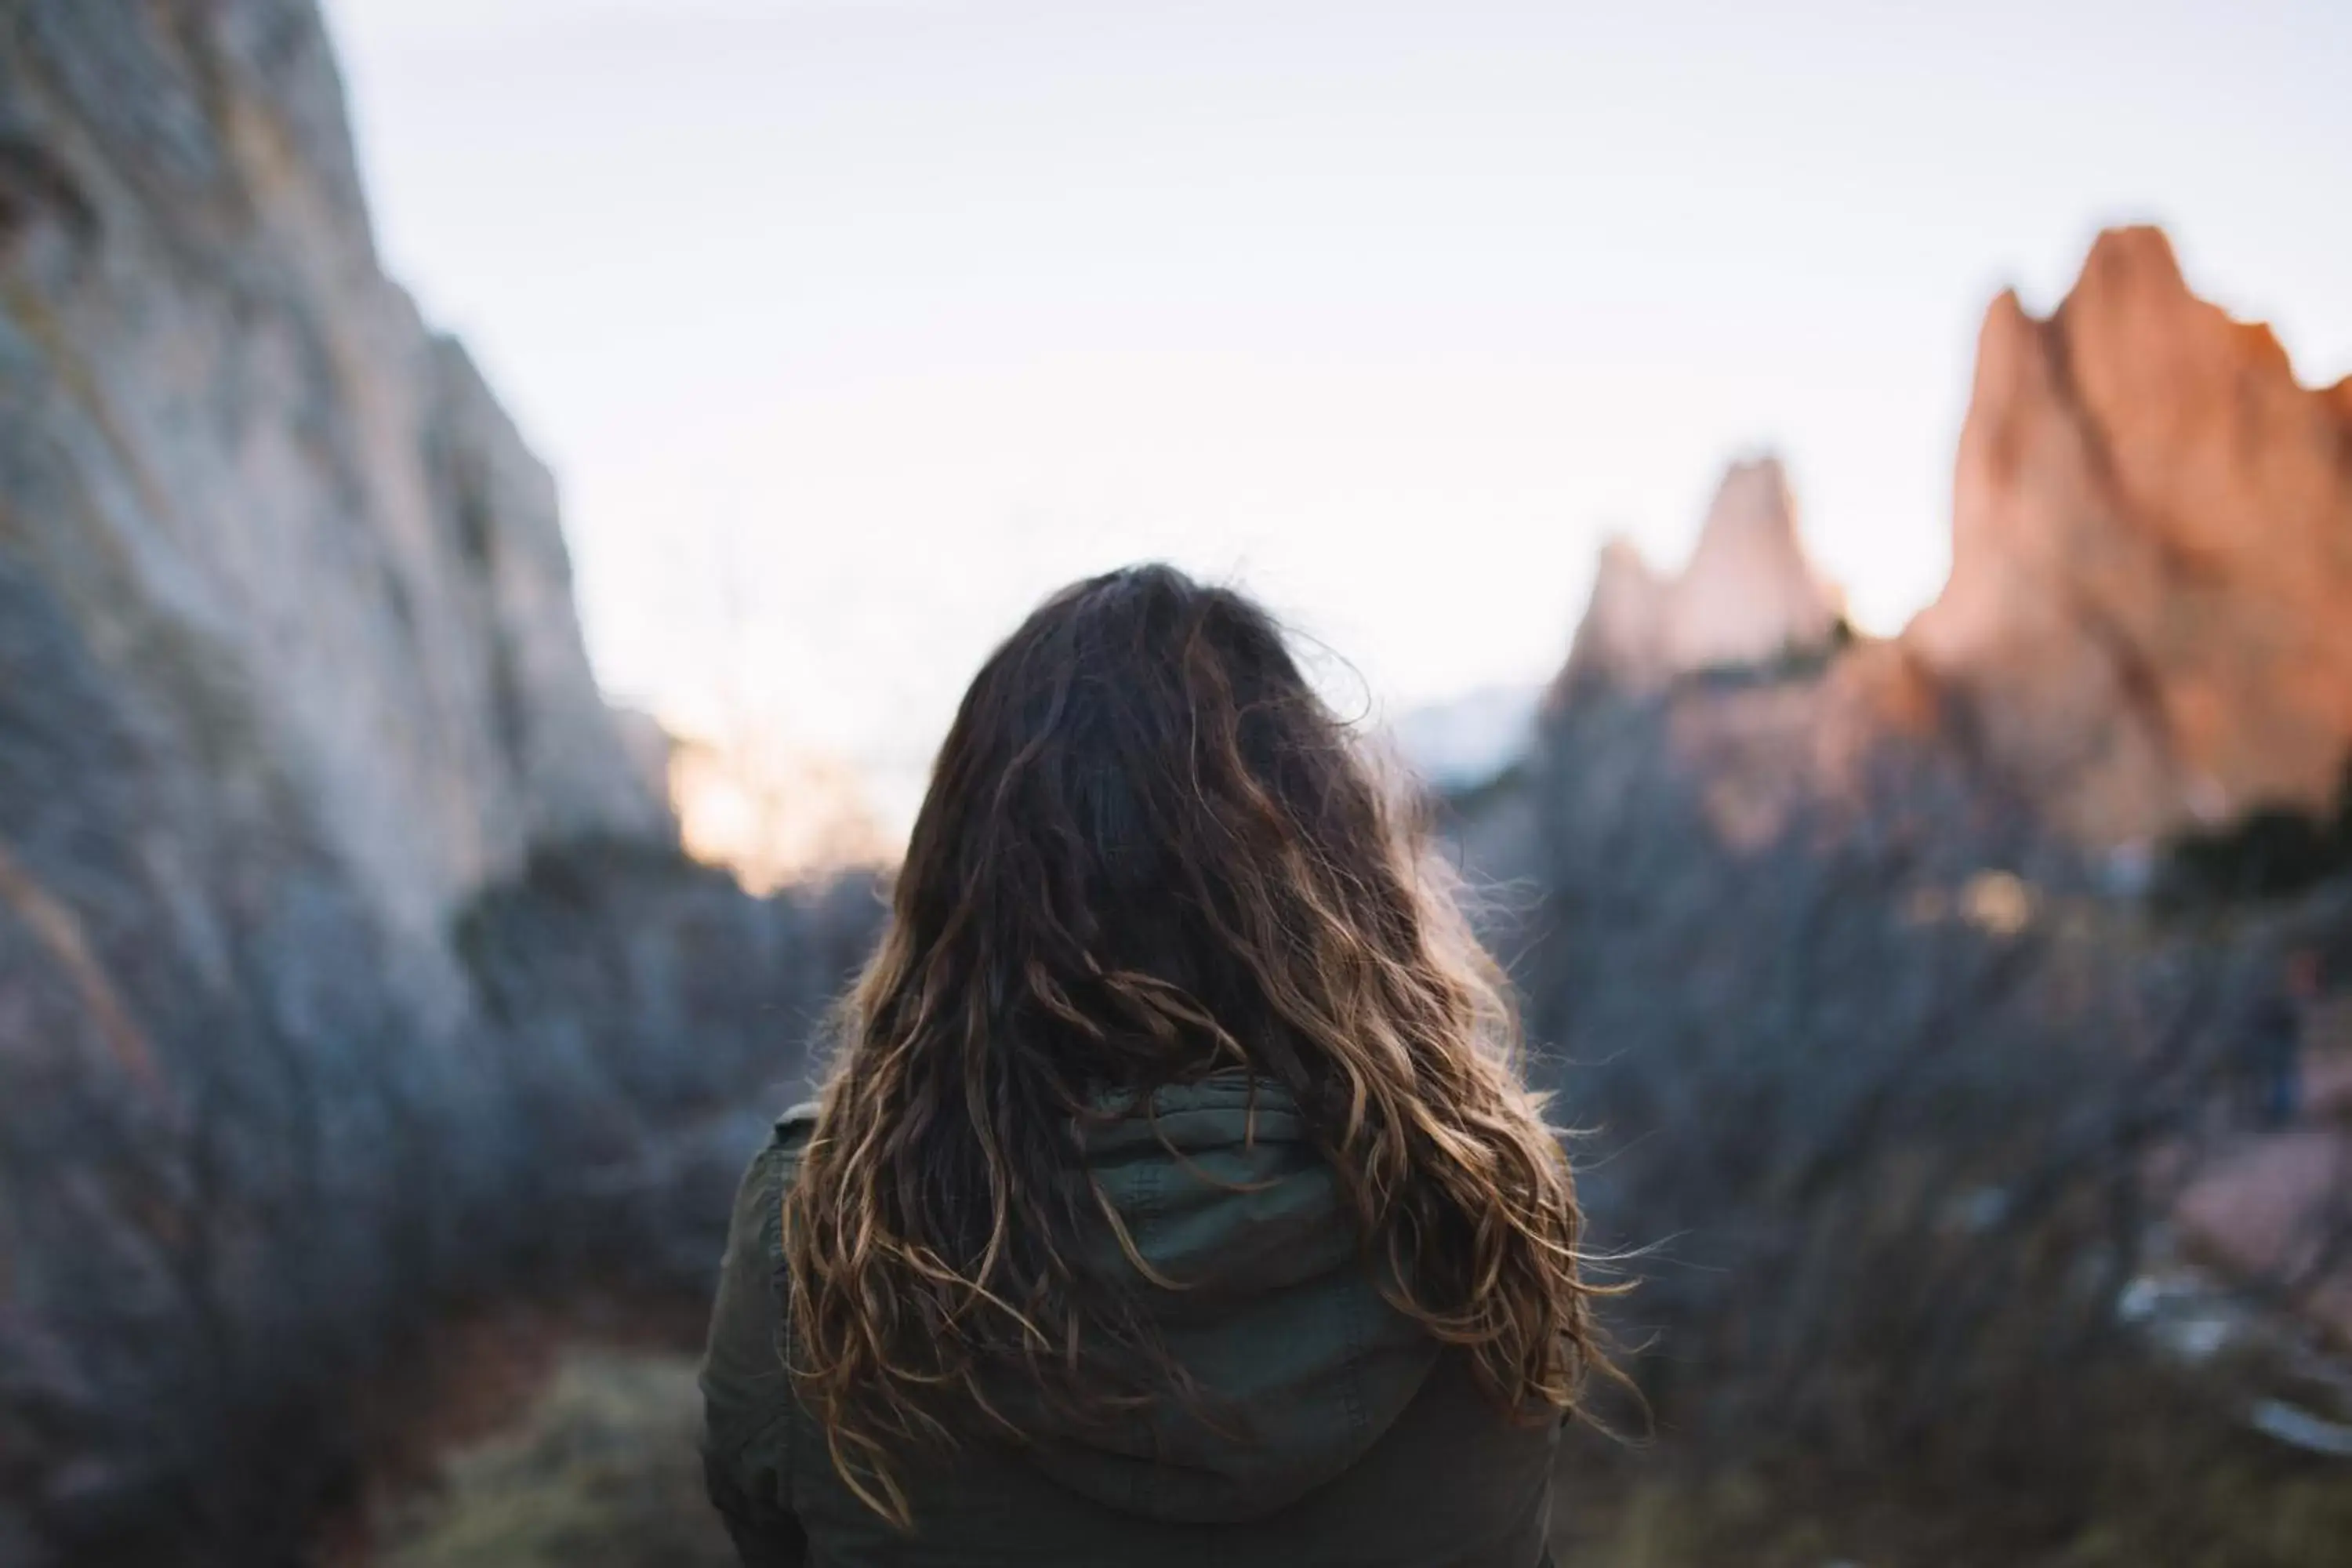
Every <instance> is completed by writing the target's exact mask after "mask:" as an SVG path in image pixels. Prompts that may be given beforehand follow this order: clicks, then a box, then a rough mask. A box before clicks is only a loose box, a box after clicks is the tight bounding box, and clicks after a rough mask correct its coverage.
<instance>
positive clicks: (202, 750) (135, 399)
mask: <svg viewBox="0 0 2352 1568" xmlns="http://www.w3.org/2000/svg"><path fill="white" fill-rule="evenodd" d="M651 772H652V770H650V769H648V768H647V767H646V766H645V765H643V759H637V760H634V761H633V759H632V756H631V754H630V752H629V751H628V750H627V748H626V747H625V745H624V742H623V741H622V739H621V737H620V735H619V734H618V733H617V732H616V729H615V726H614V721H613V719H612V717H611V715H610V714H609V713H608V711H607V710H606V709H605V706H604V702H603V700H601V698H600V696H599V694H598V692H597V690H596V687H595V684H594V682H593V679H591V675H590V671H589V667H588V663H587V659H586V657H585V655H584V652H583V647H582V644H581V637H580V631H579V627H578V626H577V623H576V620H575V616H574V612H573V608H572V598H571V592H570V585H569V569H568V566H567V563H566V558H565V552H564V546H563V541H562V535H561V533H560V531H559V530H558V527H557V518H556V508H555V497H554V491H553V487H552V485H551V481H550V479H549V476H548V474H547V472H546V470H545V469H544V468H542V467H541V465H540V464H539V463H538V462H537V461H536V460H534V459H533V458H532V457H531V455H530V452H529V450H528V449H527V448H526V447H524V445H523V444H522V442H521V441H520V438H519V437H517V435H516V433H515V430H514V428H513V426H512V425H511V424H510V423H509V421H508V419H507V418H506V417H505V416H504V415H503V414H502V413H501V412H500V410H499V405H498V404H497V402H496V400H495V399H494V398H493V396H492V395H491V394H490V393H489V391H488V389H487V388H486V387H485V386H484V384H483V383H482V380H481V378H480V377H479V376H478V374H476V372H475V370H474V368H473V366H472V365H471V364H470V363H468V361H467V357H466V355H465V353H464V352H463V351H462V350H461V349H459V348H458V347H457V345H456V344H455V343H453V342H449V341H447V340H446V339H444V338H439V337H436V335H435V334H433V333H432V332H430V331H428V330H426V328H425V326H424V324H423V323H422V322H421V321H419V320H418V317H417V313H416V311H415V308H414V307H413V306H412V305H411V303H410V302H409V300H408V299H407V298H406V297H405V296H404V294H403V293H402V292H401V291H400V289H398V288H396V287H395V286H394V284H392V283H391V282H389V281H388V280H387V279H385V278H384V276H383V272H382V270H381V269H380V268H379V266H378V263H377V259H376V257H375V253H374V250H373V242H372V240H371V237H370V234H369V228H368V222H367V216H366V213H365V211H364V208H363V206H362V201H361V195H360V191H359V186H358V182H357V178H356V175H355V173H354V168H353V163H352V147H351V142H350V139H349V134H348V132H347V130H346V128H345V125H344V121H343V114H342V103H341V91H340V88H339V86H338V82H337V78H336V74H335V70H334V68H333V63H332V61H331V58H330V57H329V54H328V50H327V45H326V41H325V37H324V34H323V31H322V28H321V26H320V19H319V16H318V15H317V13H316V11H315V9H314V8H313V6H312V5H310V4H309V3H308V0H205V3H204V4H173V5H151V4H146V3H144V0H0V1563H5V1564H8V1565H9V1568H17V1565H19V1564H24V1565H29V1568H41V1565H46V1564H50V1563H101V1562H141V1563H225V1562H236V1563H289V1562H297V1561H309V1560H311V1554H312V1553H311V1548H312V1546H313V1544H314V1541H313V1536H312V1532H313V1531H314V1530H315V1527H316V1525H317V1523H318V1521H319V1516H320V1510H322V1509H324V1508H326V1507H328V1506H330V1505H331V1504H332V1503H333V1502H334V1501H335V1500H337V1499H339V1498H341V1499H344V1500H348V1499H349V1498H351V1497H352V1495H353V1488H354V1484H355V1478H356V1474H357V1471H358V1469H359V1468H360V1466H361V1465H362V1462H363V1461H364V1459H365V1457H366V1451H367V1450H366V1442H367V1436H366V1431H365V1428H364V1423H363V1422H362V1420H361V1419H360V1416H359V1415H357V1414H355V1411H354V1407H353V1405H352V1400H351V1393H352V1389H353V1388H354V1387H356V1386H358V1385H359V1384H361V1383H362V1381H364V1380H368V1379H373V1380H375V1381H376V1383H377V1384H383V1383H386V1382H387V1381H397V1380H396V1379H394V1378H393V1375H392V1374H393V1373H394V1370H395V1368H396V1366H397V1365H398V1364H399V1363H400V1362H401V1359H402V1358H404V1357H410V1356H414V1355H416V1354H419V1353H421V1352H420V1346H421V1345H423V1344H424V1343H425V1342H426V1341H427V1340H429V1337H430V1334H431V1331H432V1329H433V1325H434V1324H435V1323H436V1321H438V1320H437V1314H441V1313H444V1312H446V1311H447V1310H451V1308H452V1304H453V1303H457V1302H460V1301H475V1300H481V1299H483V1298H484V1297H485V1296H490V1295H496V1294H499V1293H512V1292H515V1291H526V1290H541V1291H548V1292H555V1293H565V1294H569V1293H573V1292H576V1291H578V1290H579V1289H582V1288H583V1286H584V1285H586V1284H588V1283H593V1282H606V1283H609V1282H610V1281H612V1280H613V1279H615V1278H618V1277H622V1276H625V1277H627V1278H629V1279H635V1280H639V1281H648V1282H651V1283H653V1284H654V1285H656V1286H658V1287H659V1288H662V1289H669V1290H671V1291H673V1292H676V1293H678V1294H681V1295H683V1296H685V1297H687V1298H688V1299H691V1298H693V1296H694V1295H695V1293H696V1292H697V1291H698V1290H699V1289H702V1287H703V1284H704V1281H705V1276H706V1274H707V1271H708V1269H709V1266H710V1260H711V1259H712V1258H715V1256H716V1248H717V1245H718V1237H716V1236H715V1235H714V1234H713V1233H712V1230H711V1221H712V1219H713V1218H714V1217H715V1216H719V1215H723V1214H724V1212H725V1206H726V1205H725V1193H726V1191H727V1183H728V1181H729V1173H730V1171H731V1170H733V1169H739V1168H740V1160H741V1157H742V1154H743V1152H744V1149H745V1148H746V1147H747V1146H748V1145H749V1143H750V1142H754V1141H756V1139H757V1137H758V1136H759V1135H760V1131H761V1129H760V1120H761V1119H760V1115H759V1112H760V1110H761V1109H762V1108H763V1107H765V1106H766V1105H767V1104H768V1102H769V1096H768V1093H767V1091H765V1090H763V1089H761V1082H762V1080H763V1079H768V1078H771V1077H782V1076H789V1075H790V1074H792V1073H793V1072H794V1071H795V1070H797V1068H798V1067H799V1066H800V1061H799V1058H798V1055H797V1050H796V1047H797V1045H798V1043H799V1042H798V1041H797V1039H796V1038H795V1036H796V1034H797V1032H798V1030H799V1028H800V1027H801V1023H802V1020H803V1019H804V1018H805V1017H806V1016H807V1015H808V1014H810V1013H811V1012H813V1011H814V1008H815V1006H816V1005H818V1004H819V1003H820V1002H821V1000H822V998H823V996H824V993H825V992H826V991H827V990H828V989H829V988H830V987H831V985H832V984H835V978H836V975H837V972H838V970H839V968H840V967H841V966H842V965H843V964H844V963H846V962H848V959H849V956H851V955H852V954H854V950H855V947H856V941H857V940H858V938H859V936H860V935H861V933H862V932H863V931H866V930H867V929H869V928H870V925H871V922H872V910H871V900H859V899H856V898H855V897H851V898H849V899H847V900H845V901H843V902H840V903H839V905H838V908H837V909H834V908H833V907H832V906H823V905H821V904H819V903H817V902H814V901H811V902H806V903H801V902H795V901H794V900H772V901H765V902H762V901H757V900H751V899H749V898H747V897H746V896H745V895H743V894H742V892H741V891H740V889H737V888H735V887H734V886H733V885H732V884H731V883H730V881H728V879H725V878H724V877H721V876H718V875H717V874H714V873H698V872H696V871H693V870H691V869H690V868H686V867H684V866H683V865H682V864H681V863H680V862H679V860H678V859H677V855H676V853H675V850H674V849H673V848H670V847H666V845H665V843H664V841H665V840H668V839H670V838H672V837H674V835H675V827H674V826H673V824H672V823H671V821H670V819H669V816H668V814H667V807H666V805H664V804H663V802H662V800H661V798H660V797H659V795H658V794H657V793H656V791H657V787H658V784H657V780H656V779H654V778H652V777H651V776H650V774H651ZM526 872H527V875H523V873H526ZM493 884H495V886H493ZM829 910H830V911H831V912H828V911H829ZM820 928H824V929H828V930H837V931H839V932H840V933H843V935H842V940H841V942H838V943H835V944H834V945H831V946H828V945H826V944H825V942H824V941H823V940H820V937H819V930H820ZM706 1134H707V1135H706Z"/></svg>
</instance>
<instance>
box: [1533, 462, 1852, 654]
mask: <svg viewBox="0 0 2352 1568" xmlns="http://www.w3.org/2000/svg"><path fill="white" fill-rule="evenodd" d="M1842 617H1843V598H1842V596H1841V595H1839V593H1838V591H1837V590H1836V589H1835V588H1833V587H1832V586H1831V585H1830V584H1829V583H1827V582H1826V581H1825V580H1824V579H1823V578H1822V576H1821V574H1819V573H1818V572H1816V571H1815V570H1814V568H1813V566H1812V563H1811V562H1809V561H1808V560H1807V559H1806V557H1805V551H1804V546H1803V543H1802V542H1801V540H1800V538H1799V536H1798V531H1797V510H1796V503H1795V501H1794V500H1793V498H1791V496H1790V492H1789V480H1788V476H1787V475H1786V474H1785V473H1784V472H1783V471H1782V470H1781V467H1780V462H1779V460H1778V459H1777V458H1757V459H1755V460H1752V461H1748V462H1740V463H1735V464H1733V465H1732V467H1731V468H1730V471H1729V472H1727V474H1725V475H1724V478H1723V483H1722V485H1721V487H1720V488H1719V489H1717V491H1716V496H1715V501H1714V504H1713V505H1712V506H1710V507H1709V508H1708V509H1707V514H1706V522H1705V523H1704V524H1703V525H1702V526H1701V528H1700V530H1699V537H1698V543H1697V545H1696V548H1694V549H1693V551H1692V552H1691V558H1690V562H1689V563H1688V564H1687V565H1685V567H1684V568H1683V570H1682V572H1681V574H1679V575H1678V576H1674V577H1662V576H1660V575H1659V574H1657V573H1655V572H1654V571H1653V570H1652V569H1651V567H1650V565H1649V563H1647V562H1646V561H1644V560H1643V558H1642V555H1641V552H1639V551H1637V550H1635V549H1634V548H1633V545H1632V544H1631V543H1629V542H1626V541H1624V540H1622V539H1621V540H1612V542H1610V543H1609V544H1608V545H1607V546H1606V547H1605V548H1604V549H1603V550H1602V551H1601V563H1600V566H1599V568H1598V570H1597V571H1596V573H1595V574H1594V576H1593V583H1592V597H1591V602H1590V603H1589V604H1588V605H1587V606H1586V609H1585V613H1584V619H1583V621H1582V623H1581V624H1580V626H1579V627H1578V629H1577V634H1576V642H1575V646H1574V647H1573V648H1572V649H1571V651H1570V655H1569V662H1568V668H1567V671H1566V672H1565V675H1564V678H1563V679H1564V681H1565V682H1566V684H1568V685H1569V686H1570V687H1575V686H1581V685H1585V684H1600V685H1606V686H1610V687H1613V688H1616V689H1622V690H1648V689H1656V688H1658V687H1661V686H1663V685H1664V684H1665V683H1666V682H1667V681H1669V680H1672V679H1674V678H1675V677H1676V676H1680V675H1687V674H1691V673H1695V672H1696V671H1700V670H1706V669H1717V668H1738V667H1742V666H1750V665H1756V664H1761V663H1765V662H1768V661H1769V660H1772V659H1775V658H1780V657H1782V656H1784V655H1788V654H1790V653H1804V652H1810V651H1817V650H1819V649H1822V648H1824V647H1828V646H1829V644H1830V643H1831V642H1832V639H1833V638H1834V637H1835V636H1836V633H1837V628H1838V626H1839V623H1840V621H1841V619H1842Z"/></svg>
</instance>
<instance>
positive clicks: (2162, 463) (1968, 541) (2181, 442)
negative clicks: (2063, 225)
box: [1904, 228, 2352, 844]
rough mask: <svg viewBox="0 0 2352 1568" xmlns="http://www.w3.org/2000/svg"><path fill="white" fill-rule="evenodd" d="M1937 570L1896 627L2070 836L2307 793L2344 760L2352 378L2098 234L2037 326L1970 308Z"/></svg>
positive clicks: (2349, 751)
mask: <svg viewBox="0 0 2352 1568" xmlns="http://www.w3.org/2000/svg"><path fill="white" fill-rule="evenodd" d="M1952 557H1953V559H1952V574H1951V579H1950V582H1949V584H1948V585H1947V587H1946V588H1945V590H1944V593H1943V595H1942V596H1941V597H1940V598H1939V599H1938V600H1937V602H1936V603H1935V604H1934V605H1932V606H1931V607H1930V608H1929V609H1927V611H1926V612H1924V613H1923V614H1922V615H1921V616H1919V617H1918V618H1917V619H1916V622H1915V623H1914V624H1913V625H1912V626H1911V627H1910V628H1909V630H1908V631H1907V632H1906V635H1905V637H1904V642H1905V644H1906V647H1908V648H1909V649H1911V650H1913V651H1914V652H1915V653H1916V656H1917V657H1918V658H1919V659H1920V660H1921V662H1922V663H1923V664H1924V665H1925V666H1926V667H1927V668H1928V669H1929V670H1930V671H1931V672H1932V673H1933V675H1934V676H1935V678H1936V679H1937V680H1938V681H1940V682H1941V683H1942V684H1943V685H1945V686H1946V687H1947V688H1948V689H1950V690H1951V691H1952V692H1953V693H1954V694H1955V695H1957V696H1958V697H1959V698H1960V699H1962V705H1961V706H1962V710H1963V711H1964V712H1965V713H1966V714H1967V715H1968V716H1969V728H1970V730H1971V731H1973V733H1972V734H1971V735H1970V736H1969V742H1970V743H1972V744H1974V745H1976V746H1979V747H1980V748H1981V750H1982V751H1983V752H1984V753H1985V755H1986V757H1987V758H1988V760H1989V761H1990V762H1991V763H1993V764H1994V765H1995V766H1996V767H1998V768H2000V769H2001V770H2003V771H2004V772H2005V773H2007V774H2008V775H2009V777H2010V778H2011V781H2012V782H2013V783H2014V784H2015V785H2016V786H2017V787H2018V788H2019V789H2020V790H2021V792H2022V793H2024V794H2025V795H2028V796H2030V797H2032V798H2034V799H2036V800H2038V801H2040V802H2042V804H2043V805H2045V806H2046V807H2048V808H2049V809H2050V810H2051V811H2052V812H2053V814H2054V815H2055V816H2056V817H2057V819H2058V820H2059V821H2060V822H2061V823H2063V825H2064V826H2067V827H2068V828H2069V829H2071V830H2072V831H2073V832H2074V834H2075V835H2076V836H2077V837H2083V838H2084V839H2087V840H2090V841H2092V842H2096V843H2108V844H2116V843H2124V842H2128V841H2133V840H2137V839H2144V838H2147V837H2155V836H2160V835H2162V834H2165V833H2167V832H2169V831H2171V830H2174V829H2177V828H2179V827H2182V826H2189V825H2191V824H2195V823H2199V822H2210V821H2215V820H2220V819H2226V818H2230V817H2234V816H2239V815H2242V814H2243V813H2245V812H2247V811H2249V810H2252V809H2254V808H2258V807H2263V806H2272V805H2284V806H2289V807H2294V808H2300V809H2309V810H2315V811H2319V810H2324V809H2326V808H2327V807H2328V806H2330V805H2332V804H2333V802H2334V800H2335V797H2336V793H2337V791H2338V790H2339V788H2340V787H2341V786H2342V784H2343V782H2344V779H2345V768H2346V763H2347V755H2352V382H2347V383H2339V384H2336V386H2334V387H2332V388H2328V389H2326V390H2322V391H2316V392H2315V391H2310V390H2306V389H2305V388H2304V387H2302V386H2301V385H2299V384H2297V383H2296V380H2295V377H2294V371H2293V369H2292V367H2291V366H2290V364H2289V363H2288V360H2287V356H2286V354H2285V353H2284V351H2283V350H2282V349H2281V348H2280V346H2279V344H2278V342H2277V340H2276V339H2275V338H2273V336H2272V335H2271V332H2270V331H2269V330H2268V329H2267V328H2265V327H2263V326H2259V325H2252V324H2248V323H2243V322H2240V321H2232V320H2231V319H2230V318H2229V317H2228V316H2227V315H2225V314H2224V313H2223V312H2222V311H2221V310H2219V309H2217V308H2216V307H2214V306H2212V305H2210V304H2208V303H2206V302H2204V301H2202V300H2199V299H2198V298H2196V296H2194V295H2193V294H2191V293H2190V292H2189V288H2188V286H2187V284H2186V283H2185V282H2183V280H2182V279H2181V274H2180V269H2179V266H2178V264H2177V263H2176V262H2175V260H2174V258H2173V255H2172V250H2171V247H2170V246H2169V245H2168V244H2167V242H2166V240H2165V238H2164V236H2163V235H2162V234H2160V233H2159V232H2158V231H2157V230H2155V229H2152V228H2133V229H2121V230H2116V231H2113V232H2110V233H2107V234H2104V235H2102V236H2100V237H2099V239H2098V241H2097V243H2096V244H2095V245H2094V246H2093V247H2092V249H2091V253H2090V256H2089V258H2088V259H2087V260H2086V261H2085V262H2084V268H2083V273H2082V277H2081V279H2079V280H2078V281H2077V282H2076V284H2075V286H2074V290H2073V291H2072V292H2071V293H2070V294H2068V295H2067V297H2066V299H2065V300H2064V301H2063V303H2062V304H2061V305H2060V306H2059V308H2058V310H2056V312H2055V313H2054V314H2053V316H2052V317H2051V318H2050V319H2049V320H2047V321H2036V320H2035V319H2033V318H2032V317H2031V316H2029V315H2027V314H2026V313H2025V311H2024V310H2023V309H2022V308H2021V306H2020V305H2019V303H2018V300H2017V298H2016V296H2015V295H2014V294H2003V295H2002V296H2001V297H2000V299H1998V300H1995V301H1994V302H1993V305H1992V308H1991V309H1990V311H1988V312H1987V315H1986V317H1985V322H1984V328H1983V331H1982V333H1981V334H1980V337H1979V350H1978V360H1977V375H1976V387H1975V392H1974V395H1973V400H1972V402H1971V404H1970V406H1969V416H1968V421H1967V425H1966V426H1965V428H1964V430H1963V432H1962V435H1961V438H1960V452H1959V461H1958V472H1957V475H1956V479H1955V482H1954V487H1953V520H1952Z"/></svg>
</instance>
